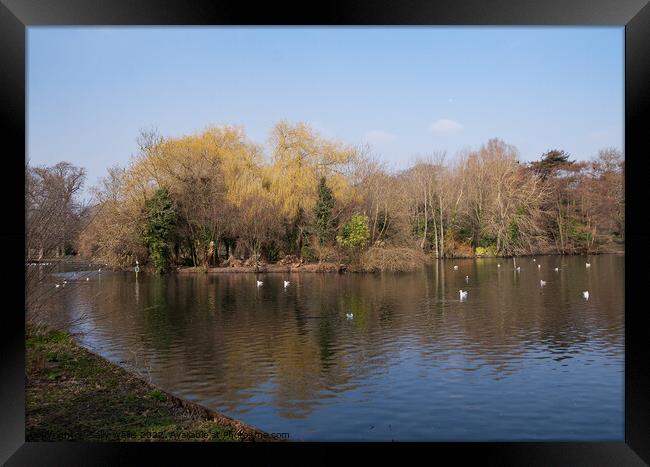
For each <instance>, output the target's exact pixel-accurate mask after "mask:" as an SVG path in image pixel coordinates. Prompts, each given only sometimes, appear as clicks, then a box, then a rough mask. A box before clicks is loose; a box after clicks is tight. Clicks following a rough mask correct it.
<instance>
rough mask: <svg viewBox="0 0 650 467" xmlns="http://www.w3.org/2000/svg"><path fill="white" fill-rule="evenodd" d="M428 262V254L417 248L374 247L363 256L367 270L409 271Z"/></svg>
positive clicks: (362, 260)
mask: <svg viewBox="0 0 650 467" xmlns="http://www.w3.org/2000/svg"><path fill="white" fill-rule="evenodd" d="M427 262H428V257H427V255H425V254H424V252H422V250H420V249H415V248H395V247H393V248H391V247H387V248H379V247H372V248H370V249H368V251H366V252H365V253H364V254H363V256H362V257H361V268H362V270H363V271H367V272H379V271H390V272H408V271H414V270H416V269H418V268H421V267H422V266H424V265H425V264H426V263H427Z"/></svg>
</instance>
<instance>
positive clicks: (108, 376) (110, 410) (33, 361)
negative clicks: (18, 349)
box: [26, 331, 272, 441]
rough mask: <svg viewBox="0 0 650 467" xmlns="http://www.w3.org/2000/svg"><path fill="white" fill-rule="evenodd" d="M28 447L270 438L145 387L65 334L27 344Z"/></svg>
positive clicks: (31, 338)
mask: <svg viewBox="0 0 650 467" xmlns="http://www.w3.org/2000/svg"><path fill="white" fill-rule="evenodd" d="M26 346H27V348H26V357H27V358H26V377H27V380H26V440H27V441H64V440H68V441H165V440H166V441H265V440H271V439H272V438H271V436H270V435H268V434H266V433H264V432H262V431H260V430H257V429H255V428H253V427H250V426H247V425H245V424H243V423H241V422H239V421H237V420H233V419H231V418H229V417H225V416H223V415H220V414H218V413H216V412H213V411H211V410H209V409H206V408H205V407H202V406H200V405H198V404H194V403H191V402H188V401H185V400H182V399H179V398H177V397H174V396H173V395H171V394H168V393H166V392H165V391H162V390H161V389H159V388H156V387H155V386H153V385H151V384H149V383H147V382H145V381H143V380H142V379H140V378H138V377H137V376H134V375H132V374H131V373H129V372H128V371H126V370H125V369H123V368H121V367H119V366H117V365H114V364H112V363H110V362H109V361H107V360H105V359H103V358H101V357H99V356H97V355H95V354H93V353H92V352H90V351H88V350H86V349H84V348H83V347H81V346H79V345H78V344H76V343H75V342H74V340H73V339H72V338H71V337H70V336H69V335H67V334H65V333H62V332H58V331H52V332H48V333H46V334H42V335H30V336H29V337H28V338H27V340H26Z"/></svg>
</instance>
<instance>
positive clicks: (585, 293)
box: [582, 290, 589, 300]
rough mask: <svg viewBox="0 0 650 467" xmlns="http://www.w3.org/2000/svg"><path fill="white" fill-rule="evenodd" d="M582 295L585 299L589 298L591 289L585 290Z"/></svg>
mask: <svg viewBox="0 0 650 467" xmlns="http://www.w3.org/2000/svg"><path fill="white" fill-rule="evenodd" d="M582 296H583V297H585V300H589V291H588V290H585V291H584V292H582Z"/></svg>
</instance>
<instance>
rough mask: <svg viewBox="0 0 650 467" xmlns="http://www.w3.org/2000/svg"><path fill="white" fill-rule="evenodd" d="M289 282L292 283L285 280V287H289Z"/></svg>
mask: <svg viewBox="0 0 650 467" xmlns="http://www.w3.org/2000/svg"><path fill="white" fill-rule="evenodd" d="M289 284H291V282H289V281H284V288H285V289H286V288H287V287H289Z"/></svg>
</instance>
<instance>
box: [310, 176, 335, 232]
mask: <svg viewBox="0 0 650 467" xmlns="http://www.w3.org/2000/svg"><path fill="white" fill-rule="evenodd" d="M333 207H334V196H333V195H332V190H331V189H330V188H329V187H328V186H327V184H326V183H325V177H321V178H320V181H319V183H318V200H317V201H316V206H315V207H314V215H315V216H316V237H317V238H318V241H319V242H320V244H321V245H323V244H324V243H327V242H329V241H331V240H332V237H333V233H334V229H333V228H332V209H333Z"/></svg>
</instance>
